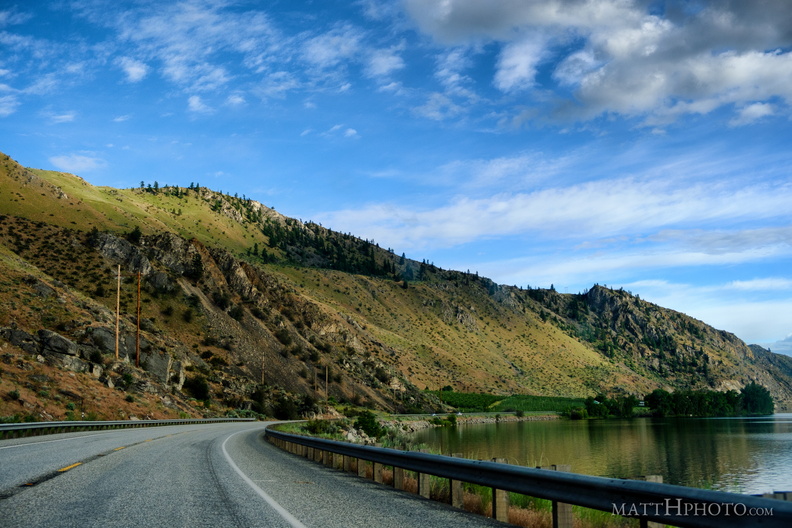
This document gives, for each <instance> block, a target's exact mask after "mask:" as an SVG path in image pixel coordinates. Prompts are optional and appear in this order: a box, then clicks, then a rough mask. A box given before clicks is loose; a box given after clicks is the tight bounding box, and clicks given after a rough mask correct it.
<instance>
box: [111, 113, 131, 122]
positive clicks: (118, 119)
mask: <svg viewBox="0 0 792 528" xmlns="http://www.w3.org/2000/svg"><path fill="white" fill-rule="evenodd" d="M131 117H132V116H130V115H129V114H126V115H121V116H118V117H114V118H113V122H114V123H123V122H124V121H129V119H130V118H131Z"/></svg>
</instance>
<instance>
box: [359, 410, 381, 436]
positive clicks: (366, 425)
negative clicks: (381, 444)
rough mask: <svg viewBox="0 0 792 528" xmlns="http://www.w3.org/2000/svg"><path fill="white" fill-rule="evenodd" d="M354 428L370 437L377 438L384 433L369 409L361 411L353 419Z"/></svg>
mask: <svg viewBox="0 0 792 528" xmlns="http://www.w3.org/2000/svg"><path fill="white" fill-rule="evenodd" d="M355 429H359V430H361V431H363V432H364V433H366V434H367V435H368V436H370V437H371V438H378V437H380V436H382V435H384V434H385V429H384V428H383V427H382V426H381V425H380V423H379V422H378V421H377V417H376V416H374V413H373V412H371V411H363V412H362V413H360V415H358V417H357V419H356V420H355Z"/></svg>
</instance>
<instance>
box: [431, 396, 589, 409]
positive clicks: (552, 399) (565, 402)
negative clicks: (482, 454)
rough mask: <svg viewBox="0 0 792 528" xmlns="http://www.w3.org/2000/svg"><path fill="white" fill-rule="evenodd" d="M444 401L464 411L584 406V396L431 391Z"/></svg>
mask: <svg viewBox="0 0 792 528" xmlns="http://www.w3.org/2000/svg"><path fill="white" fill-rule="evenodd" d="M430 392H431V393H432V394H435V395H436V396H437V397H438V398H440V400H441V401H442V402H443V403H446V404H448V405H450V406H451V407H454V408H455V409H457V410H458V411H462V412H515V411H522V412H563V411H565V410H567V409H569V408H570V407H582V406H583V401H584V400H583V398H563V397H559V396H529V395H526V394H517V395H513V396H498V395H495V394H482V393H470V392H454V391H430Z"/></svg>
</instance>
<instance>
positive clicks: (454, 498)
mask: <svg viewBox="0 0 792 528" xmlns="http://www.w3.org/2000/svg"><path fill="white" fill-rule="evenodd" d="M451 456H452V457H454V458H464V457H463V456H462V453H454V454H453V455H451ZM448 485H449V487H450V488H451V490H450V491H451V506H453V507H454V508H463V507H464V506H465V495H464V492H463V491H462V481H461V480H452V479H448Z"/></svg>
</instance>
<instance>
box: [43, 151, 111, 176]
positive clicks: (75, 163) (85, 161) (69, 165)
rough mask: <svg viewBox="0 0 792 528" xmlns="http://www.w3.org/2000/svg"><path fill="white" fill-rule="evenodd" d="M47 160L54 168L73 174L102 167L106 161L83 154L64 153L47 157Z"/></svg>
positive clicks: (105, 164)
mask: <svg viewBox="0 0 792 528" xmlns="http://www.w3.org/2000/svg"><path fill="white" fill-rule="evenodd" d="M49 161H50V163H52V164H53V165H54V166H55V167H56V168H58V169H60V170H62V171H65V172H70V173H73V174H80V173H83V172H89V171H92V170H96V169H102V168H104V167H106V166H107V162H106V161H105V160H103V159H102V158H98V157H95V156H90V155H83V154H64V155H62V156H52V157H50V158H49Z"/></svg>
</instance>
